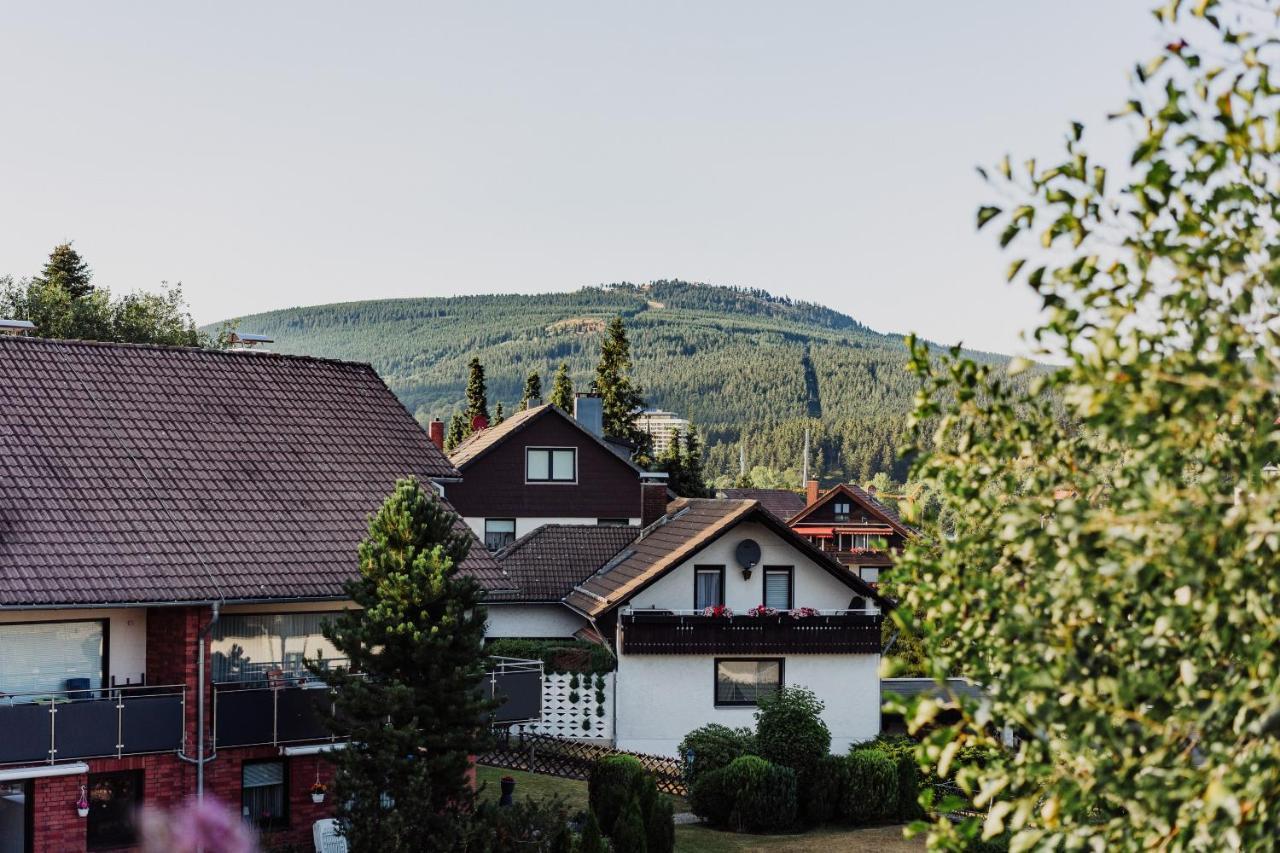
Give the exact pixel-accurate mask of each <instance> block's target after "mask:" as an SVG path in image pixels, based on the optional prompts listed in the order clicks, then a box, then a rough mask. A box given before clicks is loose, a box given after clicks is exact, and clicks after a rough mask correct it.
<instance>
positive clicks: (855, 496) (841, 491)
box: [788, 483, 917, 536]
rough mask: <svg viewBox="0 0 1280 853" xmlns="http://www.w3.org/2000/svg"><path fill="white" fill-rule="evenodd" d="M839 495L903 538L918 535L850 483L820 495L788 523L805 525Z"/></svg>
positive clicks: (861, 489) (888, 509)
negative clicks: (815, 512) (808, 518)
mask: <svg viewBox="0 0 1280 853" xmlns="http://www.w3.org/2000/svg"><path fill="white" fill-rule="evenodd" d="M837 495H844V496H845V497H847V498H849V499H851V500H853V501H854V502H856V503H857V504H858V505H860V506H861V507H863V508H864V509H866V510H867V511H868V512H870V513H871V514H872V515H874V516H876V517H878V518H879V519H880V520H881V521H883V522H884V523H885V524H887V525H889V526H890V527H892V528H893V529H894V530H896V531H897V532H898V533H900V534H901V535H903V536H915V535H917V534H916V530H915V529H914V528H912V527H909V526H907V525H905V524H903V523H902V519H900V518H899V517H898V513H897V512H895V511H894V510H892V509H890V508H889V507H888V506H885V505H884V504H882V503H880V501H878V500H876V499H875V497H874V496H873V495H872V494H871V493H870V492H868V491H867V490H866V489H863V488H861V487H859V486H854V485H851V484H849V483H840V484H839V485H836V486H833V487H832V488H830V489H827V490H826V491H825V492H823V493H822V494H820V495H818V499H817V500H816V501H814V502H813V503H811V504H809V505H808V506H807V507H805V508H804V509H803V510H802V511H801V512H799V513H797V514H796V515H794V516H792V518H791V520H790V521H789V522H788V523H789V524H792V525H795V524H801V523H803V522H804V520H805V519H806V518H807V517H808V516H809V515H811V514H812V513H813V511H814V510H816V509H817V508H818V507H820V506H822V505H823V504H825V503H827V502H828V501H829V500H831V499H832V498H834V497H836V496H837Z"/></svg>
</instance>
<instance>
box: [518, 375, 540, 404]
mask: <svg viewBox="0 0 1280 853" xmlns="http://www.w3.org/2000/svg"><path fill="white" fill-rule="evenodd" d="M530 400H539V401H541V400H542V377H541V376H539V375H538V371H536V370H530V371H529V375H528V376H526V377H525V378H524V392H523V393H521V395H520V411H522V412H523V411H525V410H526V409H528V408H529V401H530Z"/></svg>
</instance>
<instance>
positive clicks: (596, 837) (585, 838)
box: [578, 812, 609, 853]
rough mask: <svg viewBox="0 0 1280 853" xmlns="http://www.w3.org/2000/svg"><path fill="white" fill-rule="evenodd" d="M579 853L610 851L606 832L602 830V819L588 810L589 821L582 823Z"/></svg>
mask: <svg viewBox="0 0 1280 853" xmlns="http://www.w3.org/2000/svg"><path fill="white" fill-rule="evenodd" d="M578 853H609V845H608V844H606V843H605V840H604V833H602V832H601V831H600V821H598V820H596V816H595V814H594V813H592V812H587V822H586V823H584V824H583V825H582V838H581V839H580V840H579V841H578Z"/></svg>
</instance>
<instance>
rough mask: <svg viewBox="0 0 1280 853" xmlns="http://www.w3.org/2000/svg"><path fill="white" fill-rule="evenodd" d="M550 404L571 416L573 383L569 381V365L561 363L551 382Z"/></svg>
mask: <svg viewBox="0 0 1280 853" xmlns="http://www.w3.org/2000/svg"><path fill="white" fill-rule="evenodd" d="M550 403H551V404H552V405H553V406H558V407H560V408H561V409H564V410H565V411H566V412H568V413H569V414H573V382H572V381H571V380H570V379H569V365H568V364H566V363H565V362H563V361H562V362H560V367H559V368H557V370H556V375H555V379H553V380H552V382H551V400H550Z"/></svg>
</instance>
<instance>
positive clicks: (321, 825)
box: [311, 818, 347, 853]
mask: <svg viewBox="0 0 1280 853" xmlns="http://www.w3.org/2000/svg"><path fill="white" fill-rule="evenodd" d="M311 840H312V841H314V842H315V845H316V853H347V839H345V838H343V837H342V836H341V835H339V834H338V822H337V821H336V820H334V819H333V818H326V819H324V820H318V821H316V822H315V823H313V824H311Z"/></svg>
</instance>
